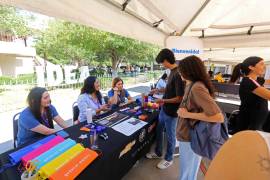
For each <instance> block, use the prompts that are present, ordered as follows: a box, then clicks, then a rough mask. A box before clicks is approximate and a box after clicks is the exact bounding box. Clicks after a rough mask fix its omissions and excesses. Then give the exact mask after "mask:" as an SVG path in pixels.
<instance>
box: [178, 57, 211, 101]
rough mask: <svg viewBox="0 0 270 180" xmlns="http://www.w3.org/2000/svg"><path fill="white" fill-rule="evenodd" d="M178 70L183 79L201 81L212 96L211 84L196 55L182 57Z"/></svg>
mask: <svg viewBox="0 0 270 180" xmlns="http://www.w3.org/2000/svg"><path fill="white" fill-rule="evenodd" d="M178 71H179V72H180V73H181V76H183V78H184V79H187V80H190V81H192V82H197V81H200V82H202V83H203V84H204V85H205V86H206V88H207V89H208V91H209V93H210V95H211V96H212V97H214V88H213V85H212V83H211V81H210V79H209V75H208V74H207V72H206V69H205V66H204V64H203V62H202V60H201V59H200V58H198V57H197V56H188V57H186V58H184V59H183V60H181V61H180V62H179V66H178Z"/></svg>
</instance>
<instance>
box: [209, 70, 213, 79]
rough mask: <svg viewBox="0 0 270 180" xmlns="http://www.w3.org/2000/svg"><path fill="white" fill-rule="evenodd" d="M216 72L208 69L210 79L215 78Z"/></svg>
mask: <svg viewBox="0 0 270 180" xmlns="http://www.w3.org/2000/svg"><path fill="white" fill-rule="evenodd" d="M213 74H214V72H213V71H211V70H210V71H208V76H209V78H210V80H212V79H214V76H213Z"/></svg>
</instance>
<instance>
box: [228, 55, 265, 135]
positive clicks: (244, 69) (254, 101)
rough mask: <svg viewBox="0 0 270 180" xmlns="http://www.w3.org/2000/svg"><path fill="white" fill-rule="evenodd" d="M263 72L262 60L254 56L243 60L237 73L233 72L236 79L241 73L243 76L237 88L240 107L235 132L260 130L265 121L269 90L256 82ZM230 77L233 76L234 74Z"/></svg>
mask: <svg viewBox="0 0 270 180" xmlns="http://www.w3.org/2000/svg"><path fill="white" fill-rule="evenodd" d="M264 72H265V64H264V60H263V59H262V58H260V57H256V56H252V57H248V58H247V59H245V60H244V61H243V62H242V63H241V64H240V65H239V66H238V71H236V70H235V71H234V73H236V74H237V75H238V76H236V79H237V78H239V76H240V75H241V73H242V74H243V80H242V81H241V82H240V87H239V96H240V100H241V105H240V108H239V110H240V112H239V120H238V121H237V131H242V130H248V129H249V130H262V127H263V124H264V123H265V121H266V120H267V116H268V102H267V100H270V90H268V89H266V88H265V87H263V86H262V85H260V83H259V82H258V81H257V78H258V77H259V76H261V75H263V74H264ZM232 76H235V74H233V75H232Z"/></svg>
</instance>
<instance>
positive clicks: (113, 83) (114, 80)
mask: <svg viewBox="0 0 270 180" xmlns="http://www.w3.org/2000/svg"><path fill="white" fill-rule="evenodd" d="M120 81H121V82H122V83H123V84H124V81H123V80H122V79H121V78H120V77H116V78H114V79H113V81H112V89H113V88H114V87H115V86H116V84H117V83H118V82H120ZM120 96H121V97H125V91H124V88H123V89H122V90H121V92H120Z"/></svg>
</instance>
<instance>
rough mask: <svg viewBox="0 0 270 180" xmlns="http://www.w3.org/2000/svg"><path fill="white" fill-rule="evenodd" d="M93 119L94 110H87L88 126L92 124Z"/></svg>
mask: <svg viewBox="0 0 270 180" xmlns="http://www.w3.org/2000/svg"><path fill="white" fill-rule="evenodd" d="M92 117H93V110H92V109H91V108H87V109H86V119H87V124H90V123H92V121H93V120H92Z"/></svg>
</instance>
